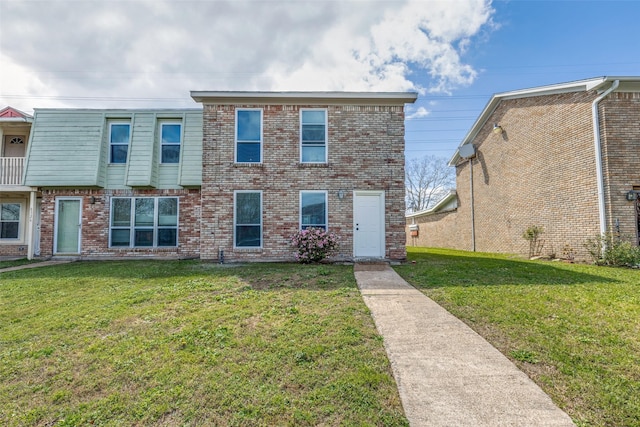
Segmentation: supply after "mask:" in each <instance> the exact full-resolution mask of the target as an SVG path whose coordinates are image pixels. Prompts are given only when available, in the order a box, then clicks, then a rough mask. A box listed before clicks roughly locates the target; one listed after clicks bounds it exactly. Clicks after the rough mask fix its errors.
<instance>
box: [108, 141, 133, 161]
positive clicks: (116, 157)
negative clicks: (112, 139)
mask: <svg viewBox="0 0 640 427" xmlns="http://www.w3.org/2000/svg"><path fill="white" fill-rule="evenodd" d="M128 149H129V146H128V145H112V146H111V163H127V150H128Z"/></svg>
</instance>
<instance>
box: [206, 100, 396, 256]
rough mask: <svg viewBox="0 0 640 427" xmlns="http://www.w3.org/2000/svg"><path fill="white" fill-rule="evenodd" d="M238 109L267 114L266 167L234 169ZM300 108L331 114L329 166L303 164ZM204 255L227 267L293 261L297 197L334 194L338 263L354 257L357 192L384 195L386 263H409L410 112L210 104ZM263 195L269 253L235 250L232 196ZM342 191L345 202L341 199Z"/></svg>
mask: <svg viewBox="0 0 640 427" xmlns="http://www.w3.org/2000/svg"><path fill="white" fill-rule="evenodd" d="M236 108H263V144H264V146H263V162H262V164H259V165H241V164H235V163H234V149H235V148H234V144H235V142H234V132H235V110H236ZM301 108H326V109H327V114H328V160H329V161H328V164H326V165H325V164H322V165H304V164H301V163H300V160H299V158H300V152H299V150H300V149H299V144H300V135H299V127H300V119H299V110H300V109H301ZM203 161H204V167H203V179H202V182H203V184H202V225H203V227H202V234H201V243H202V245H201V256H202V258H204V259H216V258H217V257H218V254H219V250H223V251H224V253H225V259H227V260H268V259H293V256H294V250H293V247H292V246H291V244H290V237H291V235H292V234H293V233H295V232H296V231H297V230H298V229H299V221H300V219H299V203H300V202H299V193H300V191H303V190H326V191H327V192H328V213H329V224H328V225H329V229H330V230H331V231H333V232H336V233H337V234H338V235H339V236H340V238H341V244H340V252H339V254H338V256H337V257H336V258H337V259H351V258H352V256H353V199H354V196H353V192H354V191H355V190H380V191H384V194H385V204H386V206H385V208H386V210H385V214H386V223H387V226H386V229H385V237H386V248H385V257H388V258H393V259H403V258H405V257H406V251H405V246H404V243H405V233H404V112H403V107H400V106H358V105H345V106H337V105H329V106H327V105H304V106H303V105H243V106H231V105H212V104H205V105H204V141H203ZM237 190H260V191H262V197H263V215H262V220H263V230H262V236H263V247H262V248H260V249H234V242H233V227H234V224H233V216H234V212H233V209H234V207H233V197H234V191H237ZM339 190H344V191H345V197H344V198H343V199H342V200H341V199H339V198H338V191H339Z"/></svg>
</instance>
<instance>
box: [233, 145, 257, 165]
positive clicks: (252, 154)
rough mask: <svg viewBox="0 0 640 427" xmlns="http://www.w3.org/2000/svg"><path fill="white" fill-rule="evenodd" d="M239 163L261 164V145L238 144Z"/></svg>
mask: <svg viewBox="0 0 640 427" xmlns="http://www.w3.org/2000/svg"><path fill="white" fill-rule="evenodd" d="M237 161H238V163H260V144H255V143H240V142H239V143H238V159H237Z"/></svg>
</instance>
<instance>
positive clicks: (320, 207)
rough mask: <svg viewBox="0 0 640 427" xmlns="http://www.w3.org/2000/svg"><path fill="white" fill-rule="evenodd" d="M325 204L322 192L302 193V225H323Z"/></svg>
mask: <svg viewBox="0 0 640 427" xmlns="http://www.w3.org/2000/svg"><path fill="white" fill-rule="evenodd" d="M326 206H327V205H326V200H325V195H324V193H302V212H301V214H302V221H301V222H302V225H303V226H304V225H324V224H325V218H326Z"/></svg>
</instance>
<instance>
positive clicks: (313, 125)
mask: <svg viewBox="0 0 640 427" xmlns="http://www.w3.org/2000/svg"><path fill="white" fill-rule="evenodd" d="M300 161H301V162H302V163H326V162H327V111H326V110H301V111H300Z"/></svg>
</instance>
